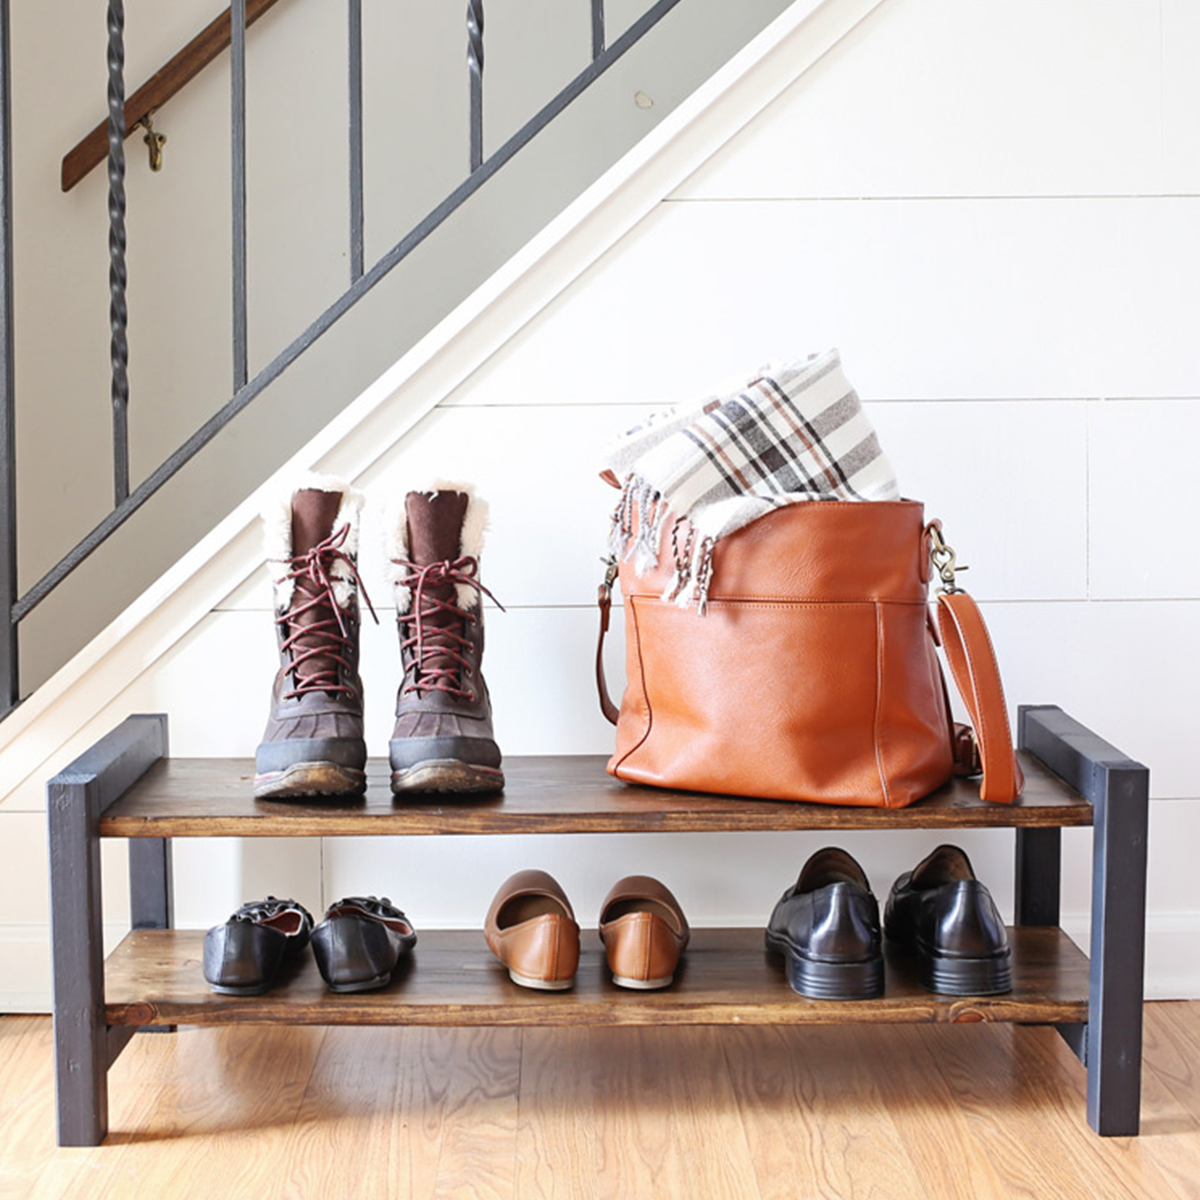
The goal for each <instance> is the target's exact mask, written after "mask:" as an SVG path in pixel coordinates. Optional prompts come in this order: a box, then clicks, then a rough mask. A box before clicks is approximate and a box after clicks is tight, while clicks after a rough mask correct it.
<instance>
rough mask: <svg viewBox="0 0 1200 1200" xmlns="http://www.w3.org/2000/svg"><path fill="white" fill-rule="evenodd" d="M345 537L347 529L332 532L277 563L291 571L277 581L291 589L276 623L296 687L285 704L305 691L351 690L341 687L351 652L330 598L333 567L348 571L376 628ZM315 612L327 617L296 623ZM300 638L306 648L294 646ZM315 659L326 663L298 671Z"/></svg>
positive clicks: (349, 667) (337, 609)
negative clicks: (301, 600)
mask: <svg viewBox="0 0 1200 1200" xmlns="http://www.w3.org/2000/svg"><path fill="white" fill-rule="evenodd" d="M349 536H350V526H349V525H348V524H346V525H343V526H342V527H341V528H340V529H337V530H335V531H334V532H333V533H331V534H330V535H329V537H327V538H326V539H325V540H324V541H323V542H318V543H317V545H315V546H314V547H313V548H312V549H311V550H309V551H308V553H307V554H299V555H296V556H295V557H294V558H284V559H279V560H277V561H280V562H285V563H287V564H288V567H289V570H288V571H287V573H286V574H285V575H284V576H283V577H282V578H281V579H279V580H278V582H280V583H282V582H283V580H284V579H290V580H291V581H292V586H293V589H294V590H293V592H292V598H293V603H292V604H291V605H289V606H288V611H287V612H284V613H280V615H279V616H278V617H276V618H275V624H276V625H279V626H280V627H281V628H282V629H283V631H284V635H285V636H284V639H283V641H282V642H281V643H280V647H279V648H280V650H281V651H282V652H283V653H285V654H286V653H288V652H292V653H293V654H294V657H293V659H292V665H291V666H290V667H289V668H288V672H289V674H291V676H292V679H293V680H294V682H295V685H296V686H295V687H294V688H292V690H291V691H290V692H285V693H284V697H283V698H284V699H285V700H293V699H295V698H296V697H297V696H303V695H304V694H305V693H306V692H350V691H351V690H352V689H351V688H349V687H348V686H347V685H346V684H344V683H342V682H341V668H344V669H345V670H346V671H350V670H352V669H353V668H352V665H351V662H350V660H349V659H348V658H347V657H346V653H345V652H346V651H348V650H350V649H352V647H353V643H352V642H351V640H350V633H349V631H348V630H347V628H346V623H345V621H344V620H343V619H342V610H341V607H340V606H339V605H338V602H337V600H336V599H335V597H334V594H333V585H334V583H335V582H336V580H335V578H334V575H333V570H334V567H335V566H336V564H337V563H339V562H340V563H345V564H346V566H347V567H348V568H349V572H350V579H349V582H350V583H351V584H352V586H353V587H355V588H356V589H357V590H358V591H359V592H361V593H362V598H363V600H364V601H365V603H366V605H367V608H368V610H369V611H370V613H371V616H372V617H373V618H374V620H375V623H376V624H377V625H378V624H379V618H378V617H377V616H375V609H374V607H373V606H372V604H371V598H370V596H368V595H367V589H366V588H365V587H364V586H363V581H362V579H360V578H359V574H358V567H357V566H355V563H354V559H352V558H351V557H350V556H349V555H348V554H346V553H345V551H344V550H343V549H342V547H343V546H344V545H345V543H346V539H347V538H348V537H349ZM298 593H303V594H304V595H306V596H307V597H308V599H307V600H306V601H305V602H304V603H303V604H295V598H296V595H297V594H298ZM314 609H319V610H321V612H322V613H325V614H328V615H325V616H322V617H321V619H320V620H317V621H313V622H311V623H307V624H301V623H300V621H299V619H298V618H300V617H301V616H303V615H304V614H306V613H309V612H312V611H313V610H314ZM300 638H304V639H305V642H306V644H305V645H303V646H300V645H298V642H299V639H300ZM314 658H320V659H325V660H326V662H325V663H322V664H321V665H320V666H319V667H318V666H316V665H315V664H314V665H313V666H312V667H310V669H309V670H308V671H304V670H302V668H303V667H304V666H305V664H306V663H309V662H310V660H312V659H314Z"/></svg>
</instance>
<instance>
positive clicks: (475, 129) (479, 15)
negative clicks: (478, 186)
mask: <svg viewBox="0 0 1200 1200" xmlns="http://www.w3.org/2000/svg"><path fill="white" fill-rule="evenodd" d="M467 74H468V75H469V76H470V82H471V170H472V171H478V170H479V168H480V167H481V166H483V0H467Z"/></svg>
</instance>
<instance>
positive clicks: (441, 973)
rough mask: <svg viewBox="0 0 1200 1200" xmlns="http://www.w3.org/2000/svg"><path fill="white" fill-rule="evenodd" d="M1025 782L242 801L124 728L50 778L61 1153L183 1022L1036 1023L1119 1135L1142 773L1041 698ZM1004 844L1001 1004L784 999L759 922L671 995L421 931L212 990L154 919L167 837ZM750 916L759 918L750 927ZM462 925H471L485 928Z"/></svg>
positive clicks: (903, 982) (1139, 936) (1133, 1116)
mask: <svg viewBox="0 0 1200 1200" xmlns="http://www.w3.org/2000/svg"><path fill="white" fill-rule="evenodd" d="M1019 744H1020V746H1021V750H1020V754H1021V758H1022V763H1023V766H1024V770H1025V777H1026V789H1025V794H1024V795H1023V796H1022V798H1021V800H1020V801H1019V802H1018V803H1016V804H1014V805H1011V806H997V805H985V804H983V803H981V802H980V800H979V796H978V790H977V787H976V785H975V783H973V782H972V781H970V780H956V781H954V782H953V783H951V784H949V785H948V786H947V787H945V788H944V789H942V790H941V791H940V792H938V793H936V794H935V795H933V796H931V797H929V798H928V799H927V800H924V801H922V802H921V803H919V804H917V805H914V806H913V807H911V808H907V809H901V810H895V811H888V810H883V809H874V808H861V809H860V808H832V807H826V806H820V805H805V804H788V803H778V802H771V801H748V800H741V799H735V798H726V797H720V796H702V795H696V794H692V793H683V792H669V791H660V790H657V789H649V788H637V787H629V786H627V785H625V784H622V783H618V782H616V781H614V780H612V779H610V778H609V777H608V776H607V775H606V774H605V773H604V769H603V763H604V760H603V759H602V758H599V757H545V758H514V759H508V760H506V762H505V771H506V774H507V778H508V786H507V790H506V791H505V793H504V795H503V796H502V797H488V798H472V799H465V800H455V801H453V802H441V801H433V802H424V803H413V802H411V801H404V802H403V803H401V802H397V801H394V800H393V798H392V796H391V793H390V791H389V790H388V786H387V782H388V780H387V766H386V763H372V764H371V767H370V769H369V788H368V792H367V795H366V797H365V798H363V799H361V800H355V801H336V800H335V801H328V802H325V803H320V804H318V803H311V804H309V803H295V802H286V803H284V802H256V801H255V800H253V799H252V798H251V795H250V777H251V776H252V774H253V764H252V763H250V762H248V761H239V760H232V759H171V758H169V757H168V756H167V719H166V717H165V716H162V715H158V716H134V717H130V718H128V719H127V720H126V721H125V722H124V723H122V724H121V725H120V726H118V727H117V728H116V729H115V730H113V732H112V733H110V734H109V735H108V736H107V737H105V738H103V739H101V741H99V742H97V743H96V745H95V746H93V747H92V749H90V750H89V751H88V752H87V753H85V754H84V755H82V756H81V757H80V758H79V759H77V760H76V761H75V762H74V763H73V764H72V765H71V766H70V767H68V768H67V769H66V770H65V771H63V772H62V773H61V774H59V775H58V776H56V777H55V778H54V779H53V780H51V782H50V785H49V808H50V857H51V900H52V917H53V938H54V987H55V1050H56V1070H57V1085H58V1137H59V1144H60V1145H69V1146H81V1145H98V1144H99V1143H100V1142H102V1141H103V1140H104V1137H105V1135H106V1133H107V1127H108V1118H107V1071H108V1068H109V1066H110V1065H111V1064H112V1063H113V1062H114V1061H115V1059H116V1058H117V1056H118V1055H119V1054H120V1053H121V1051H122V1049H123V1048H124V1047H125V1045H126V1044H127V1043H128V1042H129V1040H130V1038H131V1037H132V1036H133V1034H134V1033H135V1032H136V1031H137V1030H138V1029H139V1028H141V1029H154V1028H159V1029H162V1028H166V1029H170V1028H172V1027H174V1026H176V1025H179V1024H188V1025H221V1024H245V1023H256V1022H257V1023H265V1022H277V1021H278V1022H288V1023H292V1024H309V1025H343V1024H376V1025H397V1024H403V1025H648V1024H654V1025H666V1024H674V1025H687V1024H703V1025H719V1024H772V1025H778V1024H789V1025H806V1024H831V1023H842V1022H846V1023H849V1022H856V1021H858V1022H863V1021H865V1022H876V1023H889V1022H893V1023H894V1022H912V1021H923V1022H960V1021H968V1022H969V1021H1013V1022H1021V1023H1037V1024H1052V1025H1055V1026H1056V1027H1057V1028H1058V1030H1059V1032H1060V1033H1061V1034H1062V1036H1063V1037H1064V1038H1065V1039H1066V1041H1067V1042H1068V1043H1069V1044H1070V1045H1071V1047H1072V1049H1074V1050H1075V1052H1076V1053H1077V1054H1078V1056H1079V1057H1080V1059H1081V1060H1082V1061H1083V1062H1084V1064H1085V1065H1086V1068H1087V1076H1088V1088H1087V1097H1088V1100H1087V1104H1088V1112H1087V1115H1088V1121H1089V1123H1090V1124H1091V1126H1092V1128H1093V1129H1095V1130H1096V1131H1097V1132H1098V1133H1100V1134H1104V1135H1114V1134H1121V1135H1131V1134H1135V1133H1136V1132H1137V1128H1138V1108H1139V1075H1140V1065H1141V1037H1142V1026H1141V1020H1142V967H1143V952H1144V930H1145V884H1146V823H1147V810H1148V803H1147V801H1148V794H1149V779H1148V772H1147V771H1146V768H1145V767H1143V766H1141V765H1140V764H1138V763H1135V762H1132V761H1130V760H1129V759H1127V758H1125V757H1124V756H1123V755H1122V754H1120V753H1119V752H1118V751H1117V750H1115V749H1114V748H1113V747H1112V746H1110V745H1108V743H1106V742H1104V741H1102V740H1101V739H1100V738H1098V737H1097V736H1096V735H1095V734H1093V733H1091V732H1090V731H1089V730H1087V729H1086V728H1084V727H1083V726H1082V725H1080V724H1079V723H1078V722H1076V721H1074V720H1073V719H1072V718H1070V717H1069V716H1067V715H1066V714H1065V713H1063V712H1062V710H1061V709H1058V708H1056V707H1053V706H1039V707H1026V708H1023V709H1021V715H1020V724H1019ZM1066 826H1086V827H1090V828H1091V829H1092V851H1093V852H1092V861H1093V884H1092V936H1091V955H1090V959H1089V957H1088V956H1085V955H1084V954H1083V953H1082V952H1081V951H1080V950H1079V949H1078V948H1077V947H1076V946H1075V945H1074V943H1073V942H1071V941H1070V939H1069V938H1067V936H1066V935H1065V934H1064V933H1063V932H1062V930H1061V929H1060V928H1059V892H1060V862H1061V830H1062V829H1063V827H1066ZM985 827H986V828H996V829H1012V830H1015V836H1016V923H1015V925H1014V926H1013V927H1012V928H1011V930H1010V935H1011V938H1012V946H1013V990H1012V992H1011V993H1009V994H1008V995H1004V996H993V997H987V998H964V997H949V996H936V995H933V994H931V993H929V992H925V991H923V990H922V989H921V988H920V987H919V986H918V984H917V983H916V981H915V979H914V978H913V976H912V974H911V972H910V971H909V969H908V967H907V964H905V963H904V962H903V961H891V960H889V962H888V968H887V969H888V974H887V985H886V988H885V991H884V995H883V996H882V997H880V998H879V999H877V1000H869V1001H856V1002H853V1003H838V1002H829V1001H810V1000H805V999H804V998H802V997H800V996H797V995H795V994H794V993H793V992H792V991H791V990H790V988H789V987H788V985H787V983H786V982H785V980H784V973H783V971H782V970H781V969H780V968H779V967H778V966H777V965H776V964H774V963H773V962H771V961H770V960H769V959H768V958H767V956H766V954H765V951H764V948H763V942H762V930H761V929H760V928H756V929H701V930H697V931H696V932H695V933H694V936H693V941H692V943H691V945H690V946H689V948H688V951H687V954H686V955H685V959H684V963H683V965H682V967H681V970H680V971H679V973H678V975H677V977H676V983H675V985H674V986H673V987H671V988H669V989H667V990H665V991H661V992H632V991H626V990H623V989H620V988H617V987H615V986H614V985H613V984H612V982H611V980H610V979H609V977H608V974H607V972H606V971H605V970H604V969H603V968H604V963H603V959H602V957H601V954H600V952H599V951H598V950H591V951H589V950H586V949H585V951H584V955H583V959H582V961H581V963H580V969H579V975H578V978H577V982H576V986H575V988H574V989H573V990H572V991H571V992H569V993H545V992H534V991H530V990H528V989H525V988H520V987H517V986H515V985H514V984H512V983H511V982H510V981H509V979H508V976H507V972H505V970H504V969H503V968H502V967H501V966H500V965H499V964H497V963H494V962H493V961H492V960H491V956H490V955H489V954H488V952H487V949H486V947H485V946H484V943H483V937H482V934H481V933H480V932H479V931H478V930H466V931H452V932H445V931H429V932H424V931H421V932H420V942H419V944H418V946H417V948H416V951H415V953H414V955H413V957H412V960H411V962H409V963H407V964H406V965H404V966H402V968H401V969H399V970H398V971H397V973H396V975H395V977H394V978H393V981H392V983H391V985H390V986H389V987H387V988H386V989H384V990H382V991H378V992H367V993H359V994H350V995H335V994H334V993H332V992H329V991H328V990H327V989H326V988H325V987H324V985H323V984H322V982H321V980H320V977H319V976H318V974H317V971H316V966H315V963H313V962H312V960H311V958H309V959H308V961H307V963H306V965H305V966H303V967H302V968H300V969H299V970H298V971H297V973H296V974H295V975H294V976H292V977H290V978H289V979H287V980H286V981H284V983H283V984H282V985H281V986H280V987H278V988H276V989H274V990H272V991H271V992H268V993H267V994H265V995H262V996H250V997H234V996H221V995H217V994H215V993H213V992H211V991H210V990H209V989H208V986H207V984H206V983H205V981H204V978H203V975H202V973H201V950H202V945H203V933H201V932H199V931H192V930H175V929H173V928H171V926H172V914H171V909H172V897H171V839H173V838H179V837H348V836H355V837H361V836H364V835H368V836H369V835H388V834H391V835H397V834H404V835H414V834H426V835H434V834H439V835H440V834H476V835H479V834H512V833H616V832H621V833H655V832H683V831H688V832H698V831H699V832H712V833H736V832H740V831H744V830H757V831H776V830H836V831H839V832H841V831H844V830H856V829H895V828H901V829H932V830H937V831H939V832H942V831H950V830H957V829H978V828H985ZM101 838H125V839H127V840H128V845H129V871H130V890H131V911H132V921H131V923H132V927H133V928H132V930H131V932H130V933H129V935H128V936H127V937H126V938H125V939H124V941H122V942H121V944H120V945H119V946H118V947H117V948H116V950H114V951H113V953H112V954H111V955H110V956H109V958H108V960H107V962H106V961H105V959H104V955H103V949H102V944H101V929H102V920H101V877H100V839H101ZM766 916H767V914H766V913H764V914H763V917H764V920H765V919H766ZM481 919H482V914H481Z"/></svg>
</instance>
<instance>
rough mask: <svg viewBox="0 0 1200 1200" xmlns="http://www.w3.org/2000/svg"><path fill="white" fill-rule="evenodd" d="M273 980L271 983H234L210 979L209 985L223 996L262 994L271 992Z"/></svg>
mask: <svg viewBox="0 0 1200 1200" xmlns="http://www.w3.org/2000/svg"><path fill="white" fill-rule="evenodd" d="M273 982H274V980H272V981H271V982H270V983H250V984H236V985H234V984H227V983H213V982H212V980H211V979H210V980H209V981H208V986H209V988H210V989H211V990H212V991H214V992H219V993H220V994H221V995H222V996H261V995H262V994H263V992H269V991H270V990H271V985H272V983H273Z"/></svg>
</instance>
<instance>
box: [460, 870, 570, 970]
mask: <svg viewBox="0 0 1200 1200" xmlns="http://www.w3.org/2000/svg"><path fill="white" fill-rule="evenodd" d="M483 933H484V937H486V938H487V944H488V947H489V949H490V950H491V952H492V953H493V954H494V955H495V956H496V957H497V958H498V959H499V960H500V961H501V962H502V963H503V964H504V965H505V966H506V967H507V968H508V974H509V978H510V979H511V980H512V981H513V983H519V984H520V985H521V986H522V987H528V988H540V989H542V990H543V991H550V992H557V991H563V990H565V989H566V988H569V987H570V986H571V985H572V984H573V983H574V982H575V971H576V969H577V968H578V966H579V926H578V925H577V924H576V923H575V914H574V912H573V911H572V910H571V902H570V901H569V900H568V899H567V897H566V893H565V892H564V891H563V890H562V888H561V887H559V886H558V882H557V881H556V880H555V879H554V877H553V876H552V875H548V874H547V873H546V872H545V871H518V872H517V873H516V874H515V875H513V876H511V877H510V878H509V879H507V880H506V881H505V882H504V883H503V884H502V885H501V887H500V890H499V891H498V892H497V893H496V898H495V899H494V900H493V901H492V906H491V908H490V909H488V915H487V920H486V921H485V922H484V926H483Z"/></svg>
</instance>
